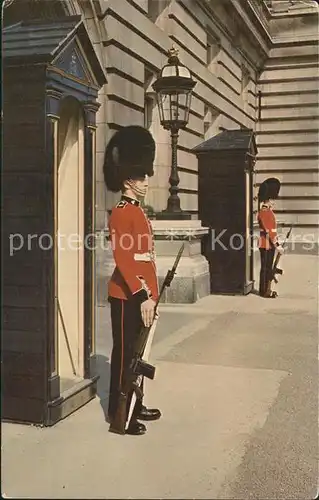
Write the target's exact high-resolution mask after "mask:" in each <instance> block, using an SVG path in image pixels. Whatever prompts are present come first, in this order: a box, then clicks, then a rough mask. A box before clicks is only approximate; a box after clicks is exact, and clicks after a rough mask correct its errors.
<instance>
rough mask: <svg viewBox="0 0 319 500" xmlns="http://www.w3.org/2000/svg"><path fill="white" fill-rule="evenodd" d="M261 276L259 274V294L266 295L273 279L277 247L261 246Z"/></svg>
mask: <svg viewBox="0 0 319 500" xmlns="http://www.w3.org/2000/svg"><path fill="white" fill-rule="evenodd" d="M259 252H260V276H259V294H260V295H265V294H266V292H267V288H268V283H269V281H271V279H272V267H273V262H274V255H275V249H274V248H270V249H269V250H268V249H266V248H260V249H259Z"/></svg>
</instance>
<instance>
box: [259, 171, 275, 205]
mask: <svg viewBox="0 0 319 500" xmlns="http://www.w3.org/2000/svg"><path fill="white" fill-rule="evenodd" d="M279 191H280V181H279V179H276V178H275V177H269V178H268V179H266V180H265V181H264V182H263V183H262V184H260V186H259V191H258V200H259V203H261V202H262V201H266V200H270V199H271V200H275V199H276V198H278V194H279Z"/></svg>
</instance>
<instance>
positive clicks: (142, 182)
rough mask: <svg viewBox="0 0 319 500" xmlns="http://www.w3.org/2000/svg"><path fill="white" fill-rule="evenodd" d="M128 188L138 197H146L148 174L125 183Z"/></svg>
mask: <svg viewBox="0 0 319 500" xmlns="http://www.w3.org/2000/svg"><path fill="white" fill-rule="evenodd" d="M124 186H125V187H126V189H130V190H131V191H132V192H133V194H134V195H135V196H137V197H138V198H145V196H146V193H147V190H148V176H147V175H145V176H144V177H139V178H137V179H130V180H128V181H126V183H125V184H124Z"/></svg>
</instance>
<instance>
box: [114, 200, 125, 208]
mask: <svg viewBox="0 0 319 500" xmlns="http://www.w3.org/2000/svg"><path fill="white" fill-rule="evenodd" d="M126 205H128V203H127V201H125V200H121V201H119V202H118V204H117V205H115V208H124V207H126Z"/></svg>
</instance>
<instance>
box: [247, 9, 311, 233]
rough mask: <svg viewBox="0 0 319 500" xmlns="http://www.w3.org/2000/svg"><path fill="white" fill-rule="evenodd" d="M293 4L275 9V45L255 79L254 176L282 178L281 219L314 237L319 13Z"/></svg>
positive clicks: (271, 27)
mask: <svg viewBox="0 0 319 500" xmlns="http://www.w3.org/2000/svg"><path fill="white" fill-rule="evenodd" d="M297 4H298V2H295V3H294V5H293V6H292V7H293V8H292V9H290V10H287V8H286V10H285V11H284V12H283V10H284V9H283V7H284V6H283V4H282V5H281V6H280V5H279V4H277V5H274V7H273V8H274V9H277V12H275V11H274V13H273V15H272V20H271V23H270V32H271V36H272V40H273V45H272V48H271V50H270V52H269V58H268V60H267V62H266V64H265V67H264V69H263V71H262V73H261V75H260V78H259V81H258V91H259V92H260V100H261V109H260V120H259V122H258V125H257V144H258V149H259V156H258V161H257V164H256V169H257V171H258V173H257V176H256V180H257V184H259V183H260V182H262V180H263V179H264V178H266V177H268V176H270V175H274V176H276V177H278V178H280V180H281V181H282V188H281V193H280V199H279V200H278V202H277V213H278V216H279V219H280V220H281V221H282V222H285V223H286V224H290V223H291V224H293V225H294V228H295V230H294V233H295V236H296V235H297V234H299V235H303V234H305V233H307V234H308V233H310V234H313V235H314V237H315V239H316V240H317V238H318V216H319V196H318V184H319V183H318V180H319V179H318V158H319V155H318V17H317V15H316V12H318V11H317V9H316V7H313V6H311V5H309V6H308V9H305V3H304V2H303V4H302V5H301V3H300V2H299V8H298V5H297ZM286 7H287V6H286ZM279 8H281V11H280V12H278V10H279Z"/></svg>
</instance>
